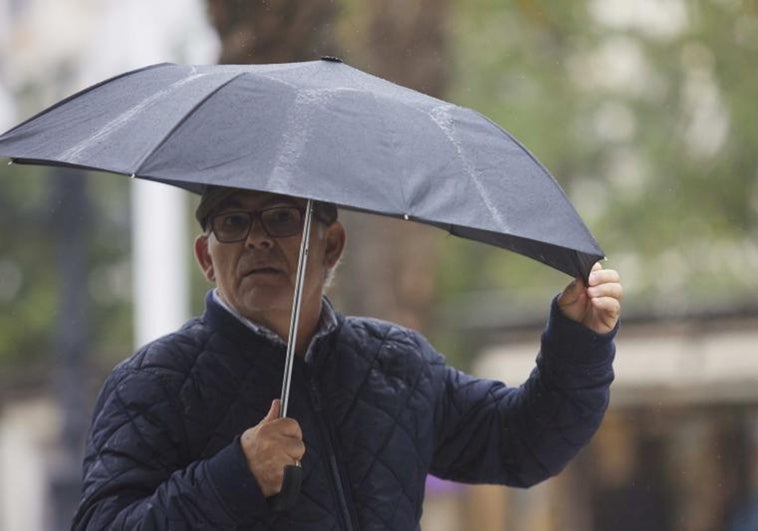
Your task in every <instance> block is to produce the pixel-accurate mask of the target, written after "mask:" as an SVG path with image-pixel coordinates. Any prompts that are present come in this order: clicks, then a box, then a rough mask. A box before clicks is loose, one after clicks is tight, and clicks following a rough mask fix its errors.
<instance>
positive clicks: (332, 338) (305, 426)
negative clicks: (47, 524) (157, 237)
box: [73, 297, 615, 531]
mask: <svg viewBox="0 0 758 531" xmlns="http://www.w3.org/2000/svg"><path fill="white" fill-rule="evenodd" d="M614 333H615V331H614V332H612V333H610V334H607V335H602V336H601V335H597V334H594V333H593V332H591V331H590V330H588V329H586V328H584V327H582V326H580V325H578V324H576V323H574V322H572V321H570V320H568V319H566V318H564V317H562V316H561V315H560V312H559V311H557V309H556V307H555V302H554V303H553V308H552V311H551V317H550V320H549V322H548V326H547V327H546V329H545V332H544V333H543V337H542V348H541V350H540V353H539V355H538V357H537V363H536V367H535V369H534V371H533V372H532V374H531V377H530V378H529V379H528V381H527V382H525V383H524V384H523V385H521V386H520V387H507V386H506V385H505V384H504V383H501V382H497V381H492V380H483V379H477V378H473V377H471V376H469V375H466V374H464V373H462V372H460V371H458V370H456V369H454V368H452V367H450V366H447V365H446V364H445V361H444V359H443V358H442V356H440V355H439V354H438V353H437V352H435V350H434V349H433V348H432V347H431V346H430V345H429V343H428V342H427V341H426V340H425V339H424V338H423V337H422V336H421V335H419V334H418V333H416V332H414V331H412V330H408V329H405V328H402V327H400V326H397V325H394V324H391V323H387V322H382V321H378V320H373V319H366V318H353V317H342V316H338V326H337V328H336V330H334V331H333V332H331V333H330V334H327V335H325V336H323V337H321V338H320V339H318V340H317V342H316V343H315V344H314V346H313V350H312V355H311V356H309V357H308V358H307V360H308V361H304V360H303V359H301V358H298V359H296V362H295V365H294V369H293V380H292V387H291V395H290V403H289V416H291V417H293V418H295V419H297V420H298V422H299V423H300V425H301V428H302V431H303V439H304V442H305V445H306V453H305V456H304V458H303V459H302V467H303V485H302V491H301V493H300V496H299V498H298V502H297V505H296V507H295V508H294V509H292V510H291V511H289V512H286V513H279V514H277V513H274V512H272V511H271V510H270V509H269V506H268V504H267V501H266V499H264V498H263V496H262V494H261V492H260V490H259V489H258V486H257V484H256V482H255V479H254V477H253V475H252V474H251V473H250V472H249V471H248V468H247V465H246V462H245V458H244V454H243V453H242V450H241V447H240V443H239V436H240V434H241V433H242V432H243V431H244V430H245V429H247V428H248V427H251V426H254V425H255V424H257V423H258V422H259V421H260V420H261V419H262V418H263V417H264V415H265V414H266V412H267V411H268V409H269V407H270V405H271V401H272V400H273V399H274V398H277V397H278V396H279V393H280V391H281V376H282V371H283V366H284V349H283V347H282V346H281V345H280V344H275V343H272V342H271V340H270V339H267V338H265V337H263V336H261V335H259V334H255V333H254V332H253V331H252V330H250V329H249V328H248V327H246V326H245V325H244V324H243V323H242V322H240V321H239V320H238V319H237V318H236V317H234V316H233V315H232V314H230V313H229V312H228V311H227V310H225V309H224V308H223V307H222V306H220V305H219V304H218V303H216V302H215V301H214V300H213V297H208V298H207V300H206V310H205V312H204V314H203V315H202V316H201V317H199V318H195V319H193V320H191V321H189V322H187V323H186V324H185V325H184V326H183V327H182V328H181V329H180V330H178V331H177V332H175V333H173V334H171V335H168V336H166V337H163V338H161V339H158V340H156V341H155V342H153V343H150V344H148V345H147V346H145V347H144V348H142V349H141V350H140V351H138V352H137V353H136V354H134V355H133V356H132V357H130V358H129V359H127V360H125V361H124V362H122V363H121V364H120V365H118V366H117V367H116V368H115V369H114V370H113V372H112V373H111V375H110V376H109V378H108V379H107V381H106V383H105V385H104V387H103V389H102V391H101V393H100V396H99V398H98V401H97V403H96V406H95V413H94V418H93V421H92V426H91V430H90V434H89V437H88V441H87V448H86V455H85V460H84V486H83V494H82V499H81V504H80V507H79V510H78V511H77V513H76V515H75V517H74V523H73V529H77V530H78V529H88V530H98V531H99V530H104V529H109V530H110V529H128V530H162V529H170V530H184V529H203V530H211V529H212V530H232V529H234V530H264V529H266V530H268V529H272V530H279V529H281V530H284V529H287V530H306V529H307V530H348V529H353V530H357V529H361V530H392V531H402V530H411V531H412V530H414V529H419V520H420V518H421V510H422V501H423V497H424V485H425V479H426V476H427V474H428V473H432V474H434V475H436V476H438V477H442V478H448V479H452V480H456V481H461V482H477V483H500V484H506V485H513V486H519V487H527V486H530V485H533V484H535V483H537V482H539V481H541V480H544V479H545V478H548V477H549V476H551V475H554V474H556V473H558V472H559V471H560V470H561V469H562V468H563V467H564V466H565V465H566V463H567V462H568V461H569V460H570V459H571V458H572V457H573V456H574V455H575V454H576V453H577V451H578V450H579V449H580V448H581V447H582V446H583V445H584V444H585V443H586V442H587V441H588V440H589V438H590V437H591V436H592V434H593V433H594V431H595V430H596V428H597V427H598V425H599V423H600V420H601V417H602V415H603V413H604V411H605V409H606V406H607V403H608V392H609V385H610V382H611V380H612V379H613V370H612V367H611V362H612V358H613V354H614V346H613V342H612V338H613V335H614Z"/></svg>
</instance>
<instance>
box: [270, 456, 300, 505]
mask: <svg viewBox="0 0 758 531" xmlns="http://www.w3.org/2000/svg"><path fill="white" fill-rule="evenodd" d="M302 483H303V467H301V466H299V465H287V466H285V467H284V481H282V490H281V491H279V494H275V495H273V496H271V497H269V498H268V503H269V505H270V506H271V508H272V509H273V510H274V511H276V512H283V511H288V510H290V509H292V508H293V507H294V506H295V502H296V501H297V497H298V496H299V495H300V486H301V485H302Z"/></svg>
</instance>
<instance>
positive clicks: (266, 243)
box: [245, 219, 274, 249]
mask: <svg viewBox="0 0 758 531" xmlns="http://www.w3.org/2000/svg"><path fill="white" fill-rule="evenodd" d="M273 244H274V241H273V239H272V238H271V236H269V235H268V233H267V232H266V231H265V230H264V228H263V223H262V222H261V220H260V219H254V220H253V224H252V226H251V227H250V232H248V233H247V240H245V245H246V246H247V247H253V248H262V249H268V248H269V247H271V246H272V245H273Z"/></svg>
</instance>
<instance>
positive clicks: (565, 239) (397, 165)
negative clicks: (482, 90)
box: [0, 57, 603, 508]
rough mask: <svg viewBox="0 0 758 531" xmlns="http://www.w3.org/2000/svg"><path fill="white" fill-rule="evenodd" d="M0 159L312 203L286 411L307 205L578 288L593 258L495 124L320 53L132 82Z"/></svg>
mask: <svg viewBox="0 0 758 531" xmlns="http://www.w3.org/2000/svg"><path fill="white" fill-rule="evenodd" d="M0 156H6V157H10V158H11V159H12V161H13V162H17V163H32V164H46V165H60V166H69V167H78V168H85V169H95V170H101V171H105V172H112V173H118V174H125V175H130V176H132V177H139V178H143V179H149V180H153V181H158V182H164V183H168V184H172V185H175V186H180V187H182V188H185V189H187V190H190V191H194V192H202V191H203V190H204V189H205V187H206V186H208V185H218V186H229V187H234V188H243V189H251V190H259V191H266V192H273V193H278V194H284V195H289V196H297V197H302V198H306V199H307V200H308V201H307V206H306V215H305V225H304V230H303V239H302V244H301V249H300V261H299V266H298V270H297V282H296V286H295V293H294V300H293V308H292V319H291V324H290V335H289V341H288V349H287V358H286V364H285V374H284V378H283V384H282V409H281V411H282V412H281V415H282V416H285V415H286V412H287V399H288V395H289V383H290V376H291V371H292V360H293V359H294V346H295V342H296V338H295V333H296V331H297V321H298V317H299V308H300V297H301V293H302V278H303V275H304V267H305V260H304V257H305V256H307V252H308V249H307V242H308V234H309V230H310V222H311V213H312V204H313V201H314V200H315V201H326V202H331V203H335V204H337V205H338V206H340V207H343V208H349V209H353V210H358V211H366V212H373V213H378V214H382V215H386V216H393V217H399V218H403V219H406V220H414V221H418V222H422V223H427V224H430V225H433V226H436V227H439V228H442V229H444V230H447V231H449V232H450V233H451V234H454V235H457V236H461V237H464V238H469V239H472V240H477V241H481V242H484V243H488V244H492V245H496V246H499V247H502V248H505V249H510V250H512V251H515V252H518V253H521V254H523V255H526V256H529V257H531V258H534V259H536V260H539V261H541V262H543V263H545V264H547V265H549V266H552V267H554V268H556V269H558V270H560V271H563V272H565V273H568V274H569V275H571V276H582V277H583V278H585V279H586V278H587V277H588V275H589V272H590V269H591V267H592V265H593V264H594V263H595V262H596V261H598V260H599V259H601V258H602V257H603V252H602V250H601V249H600V247H599V246H598V244H597V242H596V241H595V239H594V238H593V236H592V235H591V234H590V232H589V231H588V230H587V228H586V227H585V225H584V224H583V223H582V220H581V219H580V217H579V215H578V214H577V213H576V211H575V210H574V208H573V207H572V206H571V204H570V203H569V201H568V199H567V198H566V196H565V194H564V193H563V191H562V190H561V188H560V186H559V185H558V184H557V183H556V181H555V179H553V178H552V176H551V175H550V174H549V173H548V171H547V170H546V169H545V168H544V167H543V166H542V165H541V164H540V163H539V162H538V161H537V160H536V159H535V158H534V157H533V156H532V155H531V154H530V153H529V152H528V151H527V150H526V148H524V147H523V146H522V145H521V144H520V143H519V142H518V141H517V140H515V139H514V138H513V137H512V136H511V135H510V134H508V133H507V132H506V131H504V130H503V129H502V128H500V127H499V126H498V125H496V124H494V123H493V122H491V121H490V120H488V119H487V118H485V117H484V116H482V115H481V114H479V113H476V112H474V111H472V110H469V109H465V108H462V107H458V106H456V105H453V104H451V103H448V102H445V101H442V100H439V99H436V98H432V97H429V96H426V95H423V94H421V93H419V92H416V91H413V90H410V89H407V88H404V87H401V86H398V85H395V84H393V83H390V82H388V81H385V80H383V79H380V78H377V77H375V76H372V75H370V74H367V73H364V72H362V71H360V70H357V69H355V68H351V67H350V66H347V65H345V64H343V63H342V62H341V61H340V60H338V59H335V58H330V57H325V58H322V60H320V61H309V62H302V63H284V64H271V65H216V66H184V65H175V64H159V65H153V66H149V67H146V68H142V69H139V70H134V71H132V72H127V73H125V74H122V75H120V76H117V77H114V78H112V79H109V80H106V81H103V82H102V83H99V84H97V85H94V86H92V87H90V88H88V89H86V90H84V91H82V92H80V93H78V94H75V95H73V96H71V97H69V98H67V99H65V100H63V101H61V102H60V103H58V104H56V105H53V106H52V107H50V108H48V109H47V110H44V111H42V112H41V113H40V114H38V115H37V116H34V117H32V118H31V119H29V120H27V121H26V122H24V123H22V124H20V125H18V126H16V127H15V128H13V129H11V130H10V131H8V132H6V133H5V134H3V135H1V136H0ZM300 478H301V470H300V469H299V467H287V469H286V471H285V482H284V486H283V488H282V493H281V494H280V496H279V497H278V499H277V501H276V506H277V507H279V508H287V507H288V506H291V504H292V503H293V502H294V498H295V497H296V496H297V492H298V490H299V481H300Z"/></svg>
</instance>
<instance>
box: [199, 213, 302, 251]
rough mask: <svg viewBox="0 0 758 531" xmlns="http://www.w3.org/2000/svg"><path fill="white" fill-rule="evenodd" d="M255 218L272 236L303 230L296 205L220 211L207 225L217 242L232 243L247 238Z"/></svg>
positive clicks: (300, 216)
mask: <svg viewBox="0 0 758 531" xmlns="http://www.w3.org/2000/svg"><path fill="white" fill-rule="evenodd" d="M256 220H260V222H261V227H263V231H264V232H265V233H266V234H267V235H269V236H270V237H272V238H286V237H287V236H295V235H296V234H300V232H301V231H302V230H303V211H302V210H300V209H299V208H296V207H271V208H264V209H263V210H258V211H256V212H251V211H249V210H234V211H228V212H222V213H221V214H216V215H215V216H211V218H210V224H209V226H210V229H211V231H212V232H213V234H214V235H215V236H216V239H217V240H218V241H219V242H221V243H234V242H240V241H242V240H245V239H247V237H248V235H249V234H250V231H251V230H252V228H253V223H254V222H255V221H256Z"/></svg>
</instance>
